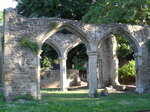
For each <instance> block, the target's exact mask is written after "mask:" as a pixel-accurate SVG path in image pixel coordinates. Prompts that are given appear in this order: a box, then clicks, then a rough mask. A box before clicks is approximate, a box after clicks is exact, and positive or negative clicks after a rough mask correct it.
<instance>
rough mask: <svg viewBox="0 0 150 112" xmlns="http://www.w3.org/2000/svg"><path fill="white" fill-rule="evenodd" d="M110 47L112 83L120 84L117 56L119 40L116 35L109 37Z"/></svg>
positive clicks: (114, 84)
mask: <svg viewBox="0 0 150 112" xmlns="http://www.w3.org/2000/svg"><path fill="white" fill-rule="evenodd" d="M109 46H110V47H109V48H110V65H109V69H110V84H111V85H113V86H116V85H118V84H119V81H118V68H119V61H118V57H117V40H116V38H115V36H114V35H111V36H110V37H109Z"/></svg>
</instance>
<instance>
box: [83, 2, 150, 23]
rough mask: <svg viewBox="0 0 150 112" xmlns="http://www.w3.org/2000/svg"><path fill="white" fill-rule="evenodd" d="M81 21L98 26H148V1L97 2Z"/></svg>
mask: <svg viewBox="0 0 150 112" xmlns="http://www.w3.org/2000/svg"><path fill="white" fill-rule="evenodd" d="M82 19H83V21H84V22H89V23H99V24H103V23H118V22H121V23H126V24H150V0H99V1H98V2H96V3H95V4H94V5H93V6H92V7H91V9H90V11H89V12H88V13H86V15H85V16H84V17H83V18H82Z"/></svg>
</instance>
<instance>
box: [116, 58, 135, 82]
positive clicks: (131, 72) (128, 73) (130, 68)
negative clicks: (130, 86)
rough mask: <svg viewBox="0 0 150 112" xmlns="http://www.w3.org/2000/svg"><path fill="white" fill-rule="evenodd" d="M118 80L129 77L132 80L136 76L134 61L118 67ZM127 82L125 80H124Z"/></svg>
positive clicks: (124, 79)
mask: <svg viewBox="0 0 150 112" xmlns="http://www.w3.org/2000/svg"><path fill="white" fill-rule="evenodd" d="M118 72H119V73H118V74H119V80H120V81H121V82H124V81H126V80H129V81H130V78H132V79H133V80H134V79H135V76H136V68H135V61H134V60H131V61H129V62H128V63H126V64H125V65H124V66H123V67H121V68H119V71H118ZM126 82H127V81H126Z"/></svg>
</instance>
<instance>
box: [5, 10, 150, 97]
mask: <svg viewBox="0 0 150 112" xmlns="http://www.w3.org/2000/svg"><path fill="white" fill-rule="evenodd" d="M53 22H56V23H58V24H59V25H61V24H64V23H68V24H72V26H70V27H67V28H70V29H71V27H74V28H76V29H77V31H78V32H75V30H71V31H73V33H74V32H75V33H79V34H80V35H82V36H81V38H82V39H83V42H87V43H86V46H87V48H88V51H90V52H91V54H90V55H89V57H90V56H91V57H90V61H89V62H90V63H92V64H93V65H94V66H93V65H92V64H89V65H90V67H89V69H90V71H89V72H90V73H88V74H90V76H91V78H92V79H90V80H91V82H94V81H96V80H95V77H93V76H92V75H93V74H94V76H95V74H96V69H95V65H96V63H95V62H96V55H95V54H96V53H95V52H96V49H97V46H96V45H97V44H98V43H97V42H99V41H101V40H102V39H103V38H106V37H107V36H109V35H112V34H113V33H115V32H116V29H119V30H120V29H121V34H122V35H123V36H124V34H125V35H126V36H127V37H126V39H127V40H128V41H129V43H130V44H131V45H132V47H133V48H134V49H135V60H136V66H137V70H136V71H137V73H138V75H137V78H136V80H137V91H138V92H139V93H150V66H149V65H150V56H149V54H150V53H149V52H148V49H147V40H148V39H150V27H149V26H138V25H133V26H132V25H124V24H110V25H91V24H84V23H81V22H77V21H72V20H63V19H57V18H24V17H22V16H20V15H17V14H16V13H14V11H13V10H8V11H6V12H5V26H4V33H5V35H4V64H3V66H4V67H3V68H4V75H5V77H4V88H5V90H4V94H5V98H6V99H7V100H9V99H11V98H13V97H15V96H20V95H23V94H31V95H33V96H35V98H36V99H38V98H40V93H39V90H40V85H39V81H40V80H39V79H40V75H39V56H37V55H35V54H33V53H32V51H31V50H30V49H28V48H24V47H21V45H20V40H21V38H23V37H27V38H28V39H29V40H31V41H34V42H39V45H41V44H42V37H45V36H46V35H47V34H49V33H48V32H51V33H53V32H55V30H52V29H51V27H50V24H51V23H53ZM51 30H52V31H51ZM80 31H81V32H80ZM84 34H86V37H84V36H85V35H84ZM50 35H51V34H49V35H48V36H50ZM83 37H84V38H83ZM92 57H93V58H92ZM93 60H94V61H93ZM93 69H94V70H93ZM91 74H92V75H91ZM95 87H96V83H93V84H92V85H91V86H90V91H91V92H92V93H91V94H93V93H94V91H95V89H96V88H95Z"/></svg>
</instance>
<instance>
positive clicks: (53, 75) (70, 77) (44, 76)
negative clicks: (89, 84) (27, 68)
mask: <svg viewBox="0 0 150 112" xmlns="http://www.w3.org/2000/svg"><path fill="white" fill-rule="evenodd" d="M77 79H79V71H78V70H75V69H68V70H67V85H68V87H71V86H79V85H80V84H79V83H81V82H80V81H79V80H77ZM40 86H41V88H45V87H46V88H49V87H50V88H58V87H59V88H60V70H47V71H41V82H40Z"/></svg>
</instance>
